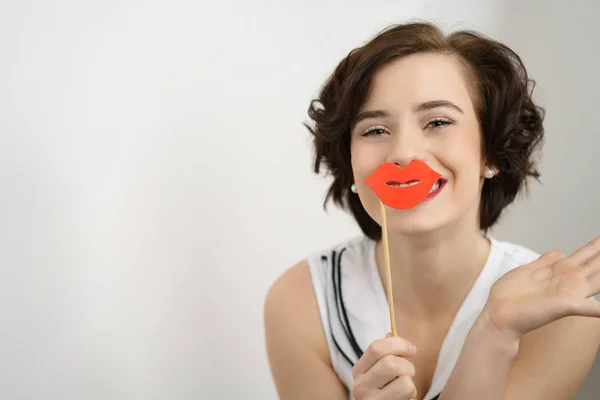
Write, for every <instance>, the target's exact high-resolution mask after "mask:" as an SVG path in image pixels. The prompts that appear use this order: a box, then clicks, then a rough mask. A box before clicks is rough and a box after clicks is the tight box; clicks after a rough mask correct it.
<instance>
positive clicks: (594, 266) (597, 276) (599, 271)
mask: <svg viewBox="0 0 600 400" xmlns="http://www.w3.org/2000/svg"><path fill="white" fill-rule="evenodd" d="M584 270H585V274H586V276H587V281H588V288H589V293H587V296H588V297H592V296H596V295H597V294H600V253H599V254H596V256H595V257H593V258H592V259H591V260H589V261H588V262H587V263H586V264H585V266H584Z"/></svg>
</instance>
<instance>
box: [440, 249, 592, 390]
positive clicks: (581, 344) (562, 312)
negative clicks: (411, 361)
mask: <svg viewBox="0 0 600 400" xmlns="http://www.w3.org/2000/svg"><path fill="white" fill-rule="evenodd" d="M598 293H600V239H596V240H595V241H593V242H591V243H589V244H588V245H586V246H584V247H582V248H580V249H579V250H578V251H577V252H575V253H574V254H573V255H571V256H570V257H568V258H567V257H565V256H564V255H563V254H561V253H558V252H551V253H547V254H545V255H544V256H542V257H540V258H539V259H538V260H536V261H534V262H533V263H530V264H527V265H524V266H521V267H518V268H516V269H514V270H512V271H510V272H508V273H507V274H505V275H504V276H503V277H502V278H500V279H499V280H498V281H497V282H496V283H495V284H494V286H493V287H492V290H491V291H490V297H489V299H488V302H487V304H486V306H485V307H484V309H483V312H482V313H481V315H480V316H479V318H478V319H477V321H476V322H475V324H474V325H473V328H472V329H471V331H470V332H469V335H468V336H467V339H466V341H465V344H464V346H463V349H462V351H461V355H460V356H459V359H458V360H457V363H456V365H455V368H454V370H453V371H452V374H451V375H450V377H449V379H448V382H447V384H446V387H445V388H444V390H443V392H442V395H441V396H440V400H454V399H465V398H468V399H470V398H485V399H486V400H488V399H489V400H525V399H527V400H538V399H539V400H542V399H543V400H565V399H569V398H571V397H572V396H573V395H574V394H575V392H576V391H577V389H578V388H579V386H580V384H581V382H582V381H583V380H584V379H585V376H586V375H587V373H588V372H589V370H590V368H591V366H592V363H593V360H594V358H595V356H596V353H597V350H598V346H599V344H600V303H598V302H597V301H596V300H595V299H593V298H591V296H594V295H596V294H598Z"/></svg>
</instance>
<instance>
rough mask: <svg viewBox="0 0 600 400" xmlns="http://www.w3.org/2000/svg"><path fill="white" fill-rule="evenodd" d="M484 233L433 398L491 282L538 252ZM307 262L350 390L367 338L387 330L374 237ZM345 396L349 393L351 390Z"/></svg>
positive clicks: (429, 398)
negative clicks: (478, 266)
mask: <svg viewBox="0 0 600 400" xmlns="http://www.w3.org/2000/svg"><path fill="white" fill-rule="evenodd" d="M488 238H489V239H490V241H491V250H490V253H489V256H488V259H487V261H486V263H485V265H484V267H483V269H482V270H481V272H480V274H479V277H478V278H477V280H476V281H475V283H474V284H473V287H472V288H471V289H470V291H469V293H468V295H467V297H466V298H465V300H464V302H463V303H462V305H461V307H460V308H459V310H458V312H457V314H456V315H455V317H454V320H453V322H452V324H451V326H450V329H449V331H448V333H447V335H446V338H445V339H444V341H443V344H442V347H441V349H440V353H439V357H438V362H437V366H436V369H435V372H434V375H433V380H432V383H431V387H430V389H429V392H428V393H427V394H426V395H425V397H424V400H434V399H436V398H437V397H438V396H439V394H440V393H441V391H442V389H443V388H444V385H445V384H446V381H447V380H448V377H449V376H450V373H451V372H452V369H453V368H454V365H455V364H456V361H457V359H458V356H459V354H460V351H461V349H462V346H463V344H464V341H465V339H466V336H467V334H468V332H469V330H470V329H471V326H472V325H473V323H474V322H475V319H476V318H477V316H478V315H479V313H480V312H481V310H482V308H483V306H484V304H485V302H486V301H487V297H488V294H489V290H490V288H491V286H492V284H493V283H494V282H495V281H496V280H498V279H499V278H500V277H501V276H502V275H504V274H505V273H506V272H508V271H509V270H511V269H513V268H516V267H518V266H520V265H523V264H527V263H529V262H531V261H533V260H535V259H537V258H538V257H539V254H537V253H535V252H534V251H532V250H529V249H527V248H524V247H522V246H519V245H516V244H514V243H510V242H503V241H498V240H495V239H494V238H491V237H488ZM308 264H309V267H310V272H311V275H312V280H313V284H314V289H315V294H316V298H317V302H318V304H319V312H320V314H321V322H322V324H323V328H324V330H325V334H326V336H327V344H328V347H329V354H330V356H331V362H332V364H333V368H334V370H335V372H336V373H337V375H338V376H339V378H340V380H341V381H342V382H343V383H344V384H345V385H346V387H347V388H348V391H349V392H350V393H351V388H352V386H353V379H352V367H353V365H354V363H356V361H357V360H358V359H359V358H360V355H361V354H362V351H364V350H365V349H366V348H367V346H368V345H369V344H370V343H371V342H373V341H375V340H377V339H380V338H383V337H385V335H386V334H387V333H388V332H390V331H391V325H390V320H389V311H388V304H387V296H386V293H385V289H384V286H383V283H382V282H381V279H380V277H379V272H378V270H377V265H376V262H375V242H374V241H373V240H371V239H369V238H366V237H359V238H355V239H352V240H349V241H347V242H344V243H340V244H338V245H336V246H333V247H331V248H329V249H325V250H323V251H321V252H316V253H314V254H312V255H311V256H310V257H309V258H308ZM401 318H402V316H401V315H397V316H396V319H398V320H400V319H401ZM349 398H350V399H353V396H352V395H351V394H350V397H349Z"/></svg>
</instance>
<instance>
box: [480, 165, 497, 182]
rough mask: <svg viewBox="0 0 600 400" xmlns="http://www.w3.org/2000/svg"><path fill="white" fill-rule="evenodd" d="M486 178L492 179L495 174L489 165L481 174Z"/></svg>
mask: <svg viewBox="0 0 600 400" xmlns="http://www.w3.org/2000/svg"><path fill="white" fill-rule="evenodd" d="M483 175H484V176H485V177H486V178H488V179H492V178H493V177H494V175H496V171H494V170H493V169H492V168H490V167H486V169H485V172H484V174H483Z"/></svg>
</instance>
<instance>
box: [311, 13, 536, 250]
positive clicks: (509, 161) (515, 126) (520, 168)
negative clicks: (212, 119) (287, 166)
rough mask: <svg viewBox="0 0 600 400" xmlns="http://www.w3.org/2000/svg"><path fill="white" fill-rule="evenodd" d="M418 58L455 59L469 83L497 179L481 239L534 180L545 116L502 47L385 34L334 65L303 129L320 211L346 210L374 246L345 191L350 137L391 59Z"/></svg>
mask: <svg viewBox="0 0 600 400" xmlns="http://www.w3.org/2000/svg"><path fill="white" fill-rule="evenodd" d="M423 52H430V53H441V54H451V55H455V56H457V57H458V59H459V60H460V61H461V62H462V64H463V65H464V66H465V68H466V70H467V72H468V73H469V76H470V77H471V78H472V82H471V83H472V85H473V92H474V93H475V97H476V98H475V99H474V103H475V104H474V107H475V111H476V114H477V117H478V119H479V124H480V129H481V132H482V140H481V142H482V154H483V156H484V158H485V159H486V161H487V162H488V163H489V164H490V165H494V166H496V167H497V168H498V169H499V171H500V173H499V174H497V175H496V176H495V177H494V178H492V179H486V181H485V183H484V185H483V189H482V195H481V204H480V210H479V224H480V229H482V230H485V231H487V230H488V229H489V228H490V227H491V226H492V225H493V224H494V223H496V222H497V221H498V218H499V217H500V214H501V213H502V210H503V209H504V208H505V207H506V206H508V205H509V204H510V203H512V202H513V200H514V199H515V197H516V195H517V194H518V192H519V191H520V190H521V188H522V187H523V185H524V184H526V183H527V182H526V181H527V178H528V177H534V178H536V179H537V178H539V176H540V174H539V172H538V171H537V169H536V165H535V161H534V159H533V154H534V153H535V150H536V147H537V146H538V145H539V144H541V141H542V137H543V135H544V127H543V119H544V109H543V108H541V107H538V106H537V105H535V104H534V102H533V100H532V92H533V88H534V86H535V82H534V81H533V80H531V79H529V78H528V75H527V71H526V69H525V66H524V65H523V62H522V61H521V59H520V57H519V56H518V55H517V54H516V53H515V52H514V51H513V50H511V49H510V48H508V47H507V46H506V45H504V44H502V43H499V42H498V41H496V40H493V39H491V38H489V37H486V36H484V35H482V34H480V33H477V32H473V31H466V30H463V31H457V32H454V33H452V34H450V35H448V36H446V35H444V33H443V32H442V30H441V29H440V28H439V27H437V26H435V25H433V24H430V23H426V22H411V23H407V24H402V25H394V26H390V27H388V28H386V29H384V30H383V31H381V32H380V33H379V34H377V35H376V36H375V37H374V38H373V39H372V40H371V41H369V42H368V43H366V44H365V45H363V46H361V47H359V48H356V49H354V50H352V51H351V52H350V53H349V54H348V55H347V56H346V57H345V58H344V59H343V60H342V61H341V62H340V63H339V65H338V66H337V68H336V69H335V71H334V72H333V74H332V75H331V76H330V77H329V78H328V80H327V81H326V82H325V85H324V86H323V88H322V89H321V91H320V93H319V96H318V98H317V99H314V100H312V101H311V104H310V107H309V109H308V115H309V117H310V118H311V120H312V121H313V122H314V128H311V127H310V126H309V125H307V124H305V125H306V127H307V128H308V129H309V131H310V132H311V133H312V135H313V144H314V150H315V159H314V165H313V170H314V172H315V173H317V174H318V173H319V172H320V170H321V167H325V168H326V169H327V171H328V172H329V173H330V174H331V175H332V176H333V182H332V183H331V186H330V187H329V190H328V192H327V195H326V197H325V202H324V206H325V207H326V205H327V202H328V201H329V200H333V202H334V203H335V204H337V205H338V206H340V207H342V208H345V209H349V210H350V212H351V213H352V214H353V215H354V218H355V219H356V221H357V223H358V225H359V226H360V228H361V229H362V231H363V233H364V234H365V235H366V236H368V237H370V238H371V239H373V240H379V239H380V238H381V228H380V226H379V224H377V223H376V222H375V221H374V220H373V219H372V218H371V217H370V216H369V215H368V214H367V212H366V211H365V209H364V208H363V206H362V204H361V202H360V199H359V197H358V196H356V195H355V194H354V193H352V192H351V190H350V187H351V185H352V183H353V174H352V167H351V162H350V131H351V128H352V126H353V121H354V120H355V118H356V115H357V114H358V112H359V111H360V108H361V107H362V105H363V104H364V102H365V101H366V98H367V96H368V94H369V91H370V88H371V84H372V81H373V77H374V76H375V74H376V73H377V71H378V70H379V69H380V68H381V67H382V66H383V65H385V64H387V63H389V62H390V61H392V60H394V59H397V58H399V57H404V56H408V55H411V54H415V53H423Z"/></svg>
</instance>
